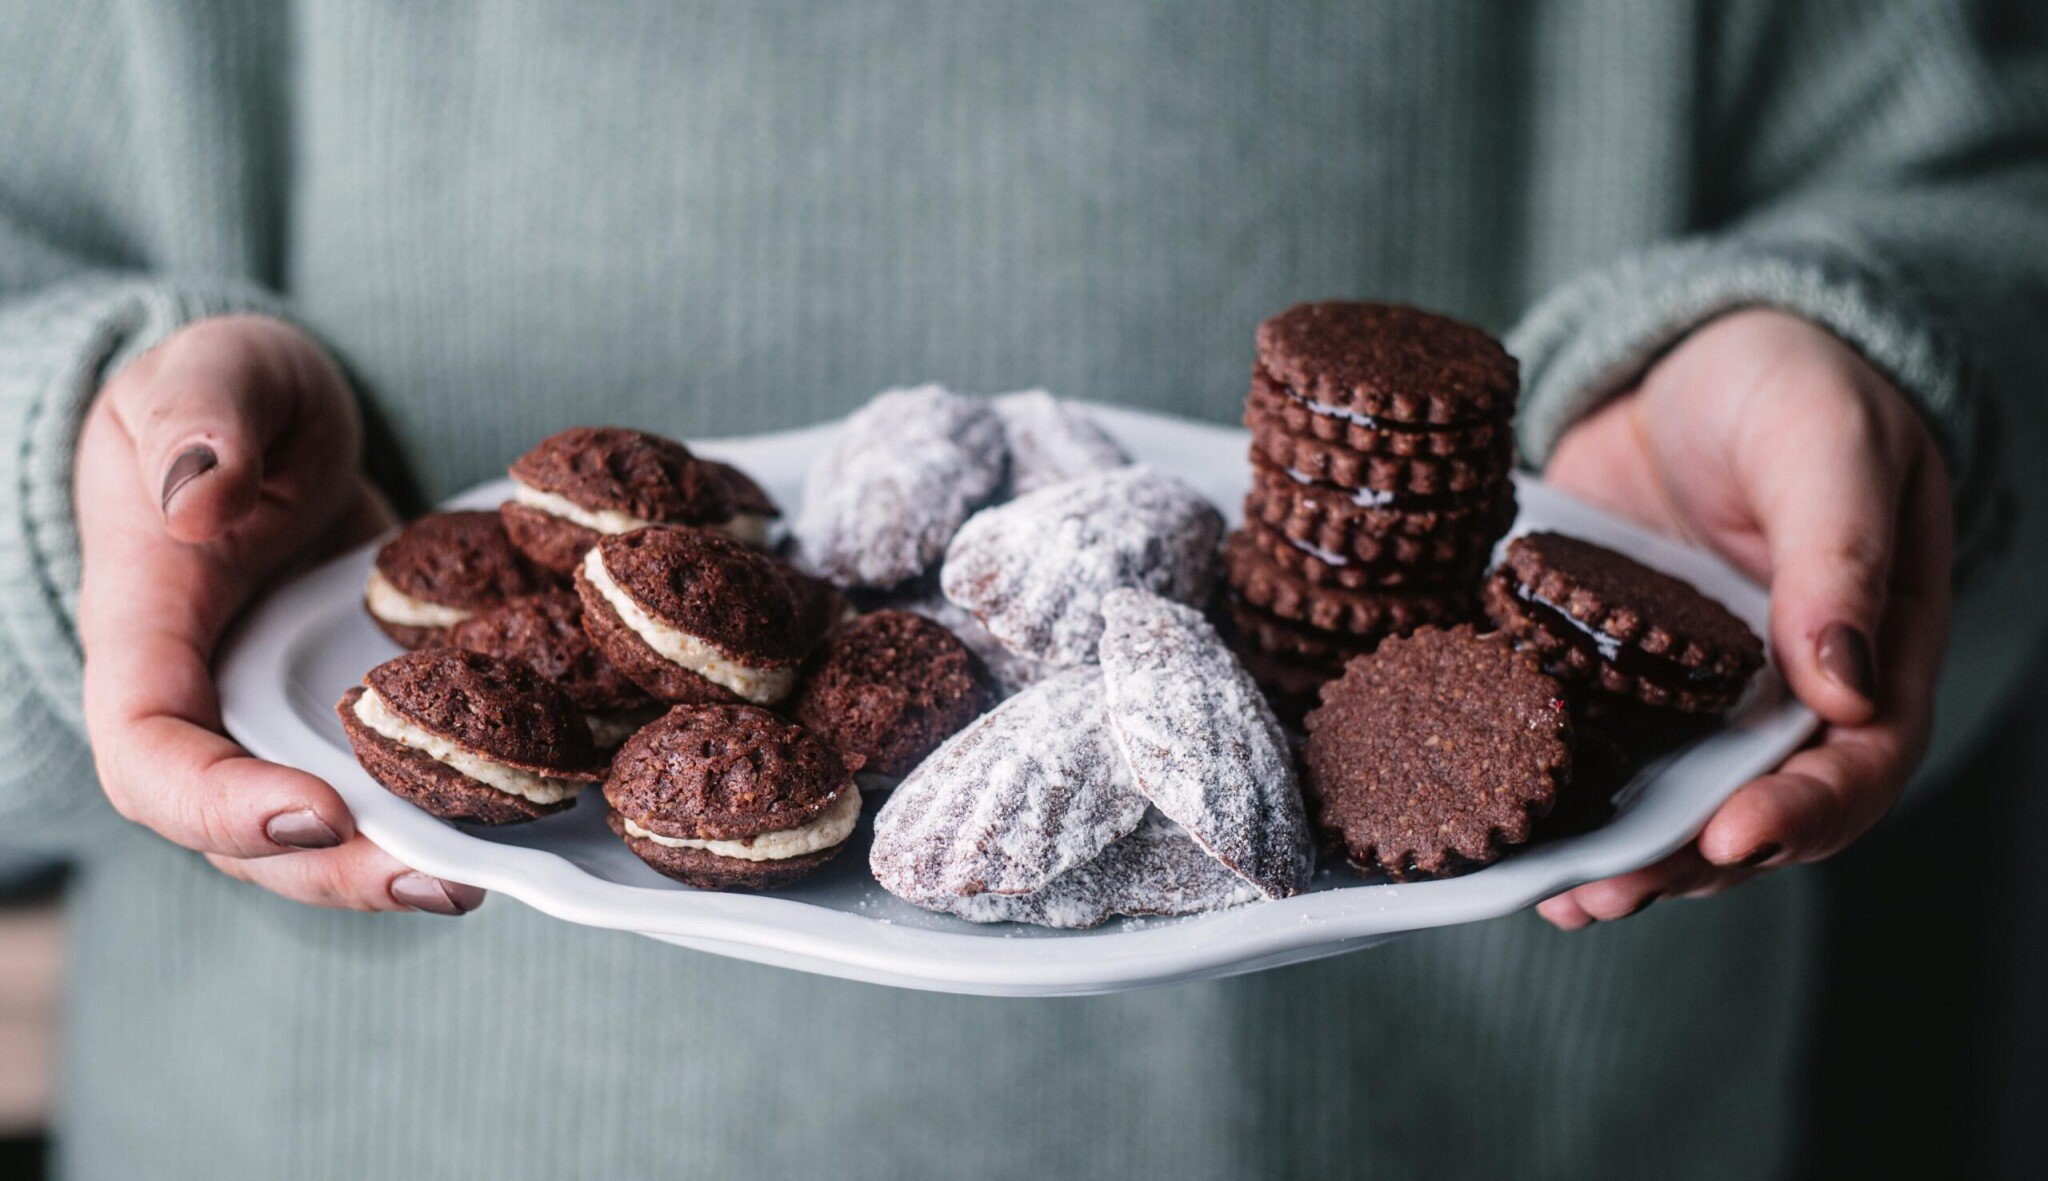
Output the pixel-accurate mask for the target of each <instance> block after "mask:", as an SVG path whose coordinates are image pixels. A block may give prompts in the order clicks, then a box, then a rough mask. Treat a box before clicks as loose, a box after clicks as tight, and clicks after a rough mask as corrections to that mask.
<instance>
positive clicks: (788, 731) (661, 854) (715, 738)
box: [604, 705, 860, 890]
mask: <svg viewBox="0 0 2048 1181" xmlns="http://www.w3.org/2000/svg"><path fill="white" fill-rule="evenodd" d="M604 798H605V803H606V804H608V805H610V811H609V813H607V815H606V817H605V820H606V823H608V824H609V825H610V826H611V829H612V831H613V832H615V833H617V834H618V835H619V837H620V838H621V839H622V840H624V841H625V843H626V847H627V848H628V849H630V850H632V852H633V854H634V856H636V857H638V858H640V859H641V860H642V861H645V862H646V863H647V864H648V865H650V866H652V867H653V868H654V869H655V870H656V871H657V872H659V873H662V874H664V875H666V876H668V877H671V878H674V879H675V880H677V881H679V882H685V883H687V884H689V885H692V886H696V887H698V888H700V889H705V890H764V889H771V888H773V887H776V886H783V885H787V884H789V883H790V882H793V881H795V880H796V879H798V878H800V877H803V876H804V875H805V874H808V873H810V872H811V871H813V870H815V869H817V868H818V867H819V866H821V865H823V864H825V863H826V862H827V861H830V860H831V859H832V858H833V857H835V856H837V855H838V854H839V851H840V849H842V848H844V847H845V845H846V841H847V838H849V837H851V836H852V835H853V832H854V829H855V828H856V827H857V826H858V825H859V823H860V789H859V788H858V787H856V786H854V782H853V776H852V775H851V774H849V773H848V772H847V770H846V768H845V767H844V766H843V765H842V764H841V763H840V762H839V757H838V756H837V755H835V754H833V753H832V750H831V748H830V747H828V746H826V745H825V744H824V743H822V742H820V741H818V740H817V739H816V738H814V737H812V736H811V735H809V734H807V733H805V732H804V731H803V730H802V729H801V728H800V727H798V726H796V725H793V724H792V723H790V722H786V721H784V720H783V719H781V718H778V717H776V716H775V715H774V714H771V713H769V712H768V711H767V710H764V709H757V708H755V707H754V706H750V705H731V706H716V705H679V706H677V707H675V708H674V709H672V710H670V711H669V712H667V713H666V714H663V715H662V716H661V717H660V718H657V719H656V720H655V721H653V722H651V723H649V724H648V725H647V726H645V727H644V728H642V729H641V730H640V731H639V733H637V734H635V735H633V737H631V738H629V739H627V740H626V744H625V745H624V746H622V747H620V748H619V752H618V754H617V755H615V756H613V758H612V766H611V773H610V774H609V775H607V776H606V778H605V784H604Z"/></svg>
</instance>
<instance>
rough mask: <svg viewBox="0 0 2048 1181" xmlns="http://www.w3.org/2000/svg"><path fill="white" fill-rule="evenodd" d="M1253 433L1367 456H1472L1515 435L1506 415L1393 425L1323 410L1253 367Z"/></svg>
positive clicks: (1249, 422) (1249, 409)
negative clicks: (1422, 426) (1280, 434)
mask: <svg viewBox="0 0 2048 1181" xmlns="http://www.w3.org/2000/svg"><path fill="white" fill-rule="evenodd" d="M1244 423H1245V425H1246V426H1247V427H1249V428H1251V430H1252V431H1253V433H1258V432H1261V431H1267V430H1279V431H1285V432H1286V433H1288V434H1290V435H1293V436H1295V437H1297V438H1304V439H1320V440H1322V441H1323V442H1325V443H1329V444H1334V445H1336V446H1339V447H1344V448H1348V449H1349V450H1352V451H1356V452H1361V453H1363V454H1368V455H1415V456H1432V455H1470V454H1472V453H1474V452H1480V451H1485V450H1487V449H1489V448H1490V447H1493V446H1496V445H1498V444H1500V443H1502V442H1503V441H1506V440H1508V439H1509V438H1510V437H1511V434H1512V432H1511V431H1510V429H1509V423H1508V420H1507V419H1506V418H1504V417H1503V418H1482V419H1474V420H1473V421H1471V422H1469V423H1467V424H1465V425H1463V426H1456V427H1446V426H1439V427H1434V428H1432V429H1429V430H1390V429H1385V428H1383V427H1381V426H1378V425H1375V420H1372V419H1369V418H1368V419H1361V418H1359V417H1358V416H1355V415H1345V414H1337V413H1330V412H1329V410H1328V408H1327V407H1326V408H1324V411H1323V412H1322V413H1318V412H1317V411H1316V410H1312V409H1310V408H1309V404H1308V403H1307V402H1306V401H1304V400H1303V399H1301V398H1297V397H1295V396H1294V395H1292V394H1290V393H1289V392H1288V391H1287V390H1286V389H1285V388H1284V387H1282V386H1281V385H1280V383H1279V382H1277V381H1274V380H1273V377H1272V375H1271V374H1268V373H1267V372H1266V371H1265V370H1264V369H1263V368H1257V369H1254V370H1253V371H1252V392H1251V395H1250V396H1249V397H1248V398H1246V399H1245V420H1244Z"/></svg>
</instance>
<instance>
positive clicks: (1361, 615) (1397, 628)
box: [1224, 533, 1478, 637]
mask: <svg viewBox="0 0 2048 1181" xmlns="http://www.w3.org/2000/svg"><path fill="white" fill-rule="evenodd" d="M1224 561H1225V567H1226V576H1227V578H1228V580H1229V583H1230V589H1231V590H1233V591H1235V592H1236V593H1237V596H1238V598H1239V599H1241V600H1243V601H1244V602H1245V603H1247V604H1249V605H1251V606H1253V607H1257V608H1259V609H1260V610H1262V611H1265V612H1266V613H1268V614H1270V615H1274V616H1277V617H1279V618H1280V619H1284V620H1289V621H1292V622H1295V623H1300V624H1306V625H1308V626H1309V627H1313V628H1316V629H1318V630H1321V631H1326V632H1338V633H1341V634H1344V635H1349V636H1360V637H1377V636H1385V635H1399V634H1402V633H1404V632H1409V631H1413V630H1414V629H1416V628H1418V627H1421V626H1423V625H1424V624H1444V623H1456V622H1459V621H1461V620H1465V619H1470V618H1471V617H1472V616H1473V615H1474V614H1475V613H1476V612H1477V608H1478V603H1477V596H1476V594H1475V593H1474V590H1473V588H1472V587H1470V586H1459V585H1448V586H1430V587H1425V588H1418V589H1413V590H1410V589H1406V588H1395V589H1386V590H1347V589H1345V588H1344V587H1338V586H1318V585H1316V584H1314V583H1311V582H1308V581H1306V580H1304V579H1302V578H1299V577H1297V576H1295V575H1293V574H1290V573H1288V572H1287V570H1285V569H1284V568H1282V567H1281V566H1280V564H1279V563H1277V562H1275V561H1274V560H1273V559H1272V558H1271V557H1270V556H1268V555H1267V554H1266V553H1264V552H1263V551H1261V550H1260V549H1259V548H1258V547H1256V546H1254V545H1252V544H1251V543H1250V542H1249V541H1247V540H1246V539H1245V537H1244V535H1243V534H1242V533H1233V534H1231V537H1230V541H1229V543H1228V545H1227V546H1226V547H1225V557H1224Z"/></svg>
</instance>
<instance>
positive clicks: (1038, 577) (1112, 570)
mask: <svg viewBox="0 0 2048 1181" xmlns="http://www.w3.org/2000/svg"><path fill="white" fill-rule="evenodd" d="M1222 536H1223V515H1222V514H1221V513H1219V512H1217V511H1216V506H1215V505H1212V504H1210V503H1209V502H1208V501H1207V500H1206V499H1204V498H1203V497H1202V494H1201V493H1199V492H1196V491H1195V490H1194V489H1193V488H1192V487H1190V486H1189V485H1187V484H1186V483H1184V482H1182V481H1180V480H1177V479H1175V478H1173V477H1172V476H1167V475H1162V474H1160V473H1158V472H1155V471H1153V470H1152V469H1151V468H1148V467H1144V466H1137V467H1125V468H1118V469H1116V470H1114V471H1108V472H1101V473H1098V474H1096V475H1093V476H1083V477H1081V478H1080V479H1077V480H1069V481H1067V482H1066V483H1064V484H1054V485H1052V486H1051V487H1049V488H1041V489H1039V490H1038V491H1036V492H1033V493H1031V494H1029V495H1027V496H1020V497H1018V498H1017V499H1016V500H1013V501H1011V502H1010V503H1008V504H1005V505H999V506H997V507H995V508H992V509H987V510H984V511H983V512H980V513H977V514H975V516H974V517H973V519H971V520H969V521H968V522H967V524H965V525H964V526H962V527H961V529H960V532H959V534H958V535H957V536H955V537H954V538H953V544H952V545H951V546H950V547H948V548H947V551H946V564H945V565H944V566H943V567H941V568H940V571H939V588H940V589H941V590H942V591H944V592H945V595H946V597H947V598H948V599H951V600H952V601H953V602H955V603H957V604H959V605H960V606H962V607H965V608H966V609H968V610H969V611H972V612H974V614H975V617H976V618H978V619H980V620H981V622H982V625H983V626H984V627H986V628H988V630H989V631H990V632H991V633H992V634H994V635H995V637H996V638H997V639H998V640H1001V641H1002V643H1003V645H1004V646H1005V647H1007V648H1009V649H1010V650H1012V651H1014V652H1019V653H1022V654H1024V655H1026V656H1030V657H1033V658H1035V659H1038V660H1044V661H1048V662H1050V663H1053V664H1058V665H1074V664H1082V663H1085V662H1088V661H1091V660H1093V659H1095V645H1096V641H1097V640H1099V639H1100V638H1101V636H1102V596H1104V595H1106V594H1108V593H1109V592H1110V591H1113V590H1117V589H1119V588H1122V587H1133V588H1136V589H1139V590H1149V591H1152V592H1153V593H1155V594H1160V595H1164V596H1166V597H1167V598H1169V599H1175V600H1177V601H1180V602H1184V603H1199V602H1204V601H1206V600H1207V599H1208V597H1209V592H1210V590H1211V589H1212V587H1213V586H1214V584H1215V576H1216V546H1217V542H1218V541H1220V540H1221V539H1222Z"/></svg>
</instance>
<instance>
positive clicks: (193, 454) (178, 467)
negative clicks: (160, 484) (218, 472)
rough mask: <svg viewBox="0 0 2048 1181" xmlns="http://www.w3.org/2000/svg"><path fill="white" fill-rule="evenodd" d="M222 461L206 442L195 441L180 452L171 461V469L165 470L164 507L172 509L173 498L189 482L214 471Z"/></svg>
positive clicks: (168, 509)
mask: <svg viewBox="0 0 2048 1181" xmlns="http://www.w3.org/2000/svg"><path fill="white" fill-rule="evenodd" d="M219 463H220V456H218V455H215V454H214V453H213V448H211V447H208V446H207V445H206V444H204V443H195V444H193V445H192V446H190V447H187V448H185V449H184V450H183V451H180V452H179V453H178V458H176V459H174V460H172V461H171V466H170V468H169V470H167V471H165V472H164V494H163V499H162V504H163V509H164V511H165V512H166V513H168V512H170V511H171V498H172V497H174V496H176V495H177V494H178V493H179V492H180V491H181V490H182V489H183V488H184V487H185V485H187V484H190V483H191V482H192V481H194V480H196V479H198V478H199V477H201V476H203V475H205V474H206V473H208V472H210V471H212V470H213V469H214V468H215V467H216V466H218V465H219Z"/></svg>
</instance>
